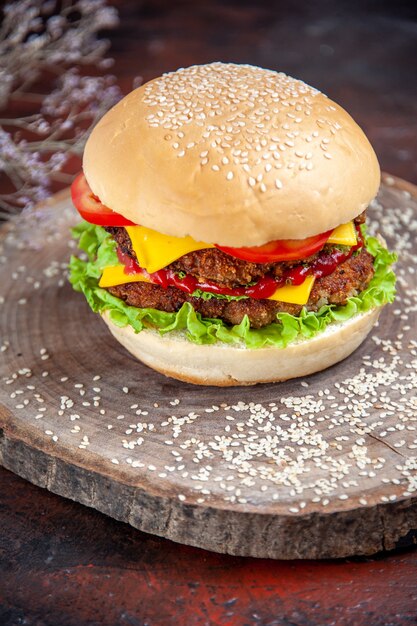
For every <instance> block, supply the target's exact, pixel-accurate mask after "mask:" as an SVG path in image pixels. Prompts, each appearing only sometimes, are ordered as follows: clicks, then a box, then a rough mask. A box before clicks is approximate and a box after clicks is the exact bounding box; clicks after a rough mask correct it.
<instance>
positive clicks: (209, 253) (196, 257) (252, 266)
mask: <svg viewBox="0 0 417 626" xmlns="http://www.w3.org/2000/svg"><path fill="white" fill-rule="evenodd" d="M364 221H365V212H363V213H361V215H359V216H358V217H357V218H356V219H355V222H356V223H358V224H361V223H363V222H364ZM106 230H107V232H108V233H110V234H111V235H112V237H113V238H114V240H115V241H116V242H117V244H118V245H119V246H120V248H121V250H122V252H123V253H124V254H127V255H128V256H130V257H132V258H133V259H135V260H136V261H137V257H136V254H135V252H134V250H133V248H132V242H131V241H130V237H129V235H128V233H127V231H126V229H125V228H121V227H115V226H109V227H107V228H106ZM330 247H332V246H330ZM324 250H326V246H325V247H324ZM318 255H319V253H317V254H313V255H311V256H309V257H307V258H306V259H303V261H302V262H303V263H306V262H307V263H311V262H312V261H313V260H314V259H316V258H317V256H318ZM299 264H300V261H291V262H288V263H284V262H280V263H251V262H250V261H243V260H241V259H236V258H235V257H232V256H230V255H229V254H226V253H225V252H222V251H221V250H218V249H217V248H206V249H203V250H196V251H194V252H189V253H188V254H185V255H184V256H182V257H181V258H179V259H177V260H176V261H174V262H173V263H171V264H170V265H168V268H169V269H172V270H173V271H175V272H185V273H186V274H191V275H192V276H194V277H195V278H197V280H198V282H200V283H204V282H206V281H207V280H208V281H213V282H216V283H218V284H219V285H220V286H222V287H232V288H233V287H238V286H242V285H247V284H248V283H251V282H254V281H258V280H260V279H261V278H262V277H263V276H265V274H272V275H273V276H275V278H281V277H282V275H283V274H284V273H285V272H286V271H287V270H288V269H289V268H291V267H294V266H295V265H299Z"/></svg>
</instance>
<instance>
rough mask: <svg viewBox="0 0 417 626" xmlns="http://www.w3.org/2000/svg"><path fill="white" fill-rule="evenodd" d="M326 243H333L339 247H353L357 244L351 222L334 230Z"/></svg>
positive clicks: (353, 226)
mask: <svg viewBox="0 0 417 626" xmlns="http://www.w3.org/2000/svg"><path fill="white" fill-rule="evenodd" d="M327 243H334V244H337V245H340V246H354V245H356V243H357V239H356V230H355V225H354V223H353V222H348V223H347V224H341V225H340V226H338V227H337V228H335V229H334V231H333V232H332V234H331V235H330V237H329V238H328V240H327Z"/></svg>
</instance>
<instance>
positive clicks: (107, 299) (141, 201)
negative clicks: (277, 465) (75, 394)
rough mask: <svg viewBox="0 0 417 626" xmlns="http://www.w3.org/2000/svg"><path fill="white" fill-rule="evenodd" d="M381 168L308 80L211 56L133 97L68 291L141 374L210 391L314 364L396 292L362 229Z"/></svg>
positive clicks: (85, 187)
mask: <svg viewBox="0 0 417 626" xmlns="http://www.w3.org/2000/svg"><path fill="white" fill-rule="evenodd" d="M379 184H380V169H379V165H378V161H377V158H376V156H375V153H374V151H373V149H372V147H371V145H370V143H369V141H368V140H367V138H366V136H365V134H364V133H363V132H362V130H361V129H360V128H359V126H358V125H357V124H356V123H355V122H354V120H353V119H352V118H351V117H350V116H349V114H348V113H346V111H344V110H343V109H342V108H341V107H340V106H339V105H338V104H336V103H335V102H332V101H331V100H330V99H329V98H327V97H326V96H325V95H324V94H323V93H321V92H320V91H318V90H317V89H314V88H312V87H310V86H308V85H306V84H305V83H303V82H302V81H300V80H296V79H294V78H291V77H289V76H287V75H285V74H283V73H277V72H275V71H271V70H266V69H262V68H259V67H253V66H250V65H236V64H229V63H228V64H223V63H212V64H208V65H201V66H193V67H188V68H183V69H180V70H178V71H176V72H171V73H168V74H165V75H163V76H161V77H159V78H157V79H155V80H152V81H150V82H148V83H146V84H145V85H143V86H141V87H140V88H139V89H136V90H135V91H133V92H131V93H130V94H129V95H128V96H126V97H125V98H124V99H123V100H121V101H120V102H119V103H118V104H117V105H116V106H115V107H113V108H112V109H111V110H110V111H109V112H108V113H107V114H106V115H105V116H104V117H103V118H102V119H101V120H100V121H99V123H98V124H97V125H96V127H95V128H94V130H93V132H92V133H91V135H90V137H89V139H88V141H87V144H86V147H85V151H84V157H83V173H81V174H80V175H79V176H77V178H76V179H75V181H74V183H73V185H72V198H73V202H74V204H75V206H76V208H77V209H78V211H79V213H80V214H81V217H82V218H83V222H82V223H81V224H80V225H79V226H77V227H76V228H75V229H74V231H73V234H74V236H75V237H77V238H78V239H79V246H80V248H81V250H83V251H84V253H86V255H81V256H79V257H72V259H71V262H70V281H71V283H72V285H73V287H74V288H75V289H76V290H77V291H81V292H83V293H84V295H85V297H86V299H87V301H88V303H89V305H90V307H91V308H92V310H93V311H95V312H97V313H99V314H100V315H101V316H102V318H103V320H104V321H105V323H106V324H107V325H108V327H109V329H110V331H111V332H112V334H113V335H114V337H115V338H116V339H117V340H118V341H119V342H120V343H121V344H122V345H123V346H124V347H125V348H127V350H128V351H129V352H131V353H132V354H133V355H134V356H136V357H137V358H139V359H140V360H141V361H143V362H144V363H145V364H147V365H149V366H150V367H152V368H154V369H155V370H157V371H159V372H162V373H163V374H166V375H168V376H172V377H174V378H177V379H180V380H184V381H188V382H192V383H198V384H206V385H220V386H226V385H248V384H254V383H258V382H273V381H282V380H285V379H288V378H293V377H297V376H305V375H308V374H311V373H313V372H317V371H319V370H322V369H324V368H327V367H329V366H331V365H332V364H334V363H336V362H338V361H340V360H342V359H344V358H345V357H347V356H348V355H349V354H351V353H352V352H353V351H354V350H355V349H356V348H357V347H358V346H359V344H360V343H361V342H362V341H363V340H364V339H365V337H366V336H367V334H368V333H369V331H370V329H371V328H372V326H373V325H374V323H375V322H376V320H377V319H378V315H379V313H380V311H381V308H382V307H383V306H384V305H385V304H386V303H388V302H392V300H393V298H394V283H395V276H394V274H393V272H392V270H391V269H390V265H391V264H392V263H393V261H394V260H395V255H394V254H392V253H390V252H388V250H387V249H386V248H385V246H384V244H383V242H382V241H381V240H379V239H377V238H374V237H369V236H368V235H367V234H366V209H367V207H368V205H369V203H370V201H371V200H372V199H373V198H374V197H375V195H376V193H377V191H378V187H379Z"/></svg>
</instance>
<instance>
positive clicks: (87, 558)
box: [0, 0, 417, 626]
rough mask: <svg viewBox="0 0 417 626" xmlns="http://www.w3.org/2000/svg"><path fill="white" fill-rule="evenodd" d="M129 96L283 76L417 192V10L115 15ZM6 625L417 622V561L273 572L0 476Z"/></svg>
mask: <svg viewBox="0 0 417 626" xmlns="http://www.w3.org/2000/svg"><path fill="white" fill-rule="evenodd" d="M115 4H117V6H118V7H119V9H120V13H121V18H122V24H121V26H120V28H119V29H118V30H117V31H116V32H115V33H114V34H113V36H112V41H113V48H112V54H113V56H115V58H116V64H115V67H114V72H115V73H116V74H117V76H118V77H119V78H120V83H121V85H122V87H123V89H124V90H125V91H126V92H127V91H128V90H129V89H130V88H131V86H132V80H133V77H134V76H136V75H141V76H142V77H143V78H144V80H148V79H150V78H153V77H155V76H157V75H158V74H160V73H162V72H163V71H167V70H171V69H175V68H177V67H179V66H182V65H190V64H193V63H203V62H208V61H212V60H226V61H238V62H249V63H254V64H259V65H262V66H265V67H270V68H275V69H281V70H284V71H286V72H288V73H290V74H293V75H294V76H297V77H300V78H303V79H304V80H306V81H307V82H309V83H311V84H313V85H315V86H317V87H319V88H321V89H323V90H324V91H325V92H326V93H328V95H329V96H331V97H332V98H333V99H335V100H336V101H338V102H340V103H341V104H342V105H343V106H345V107H346V108H347V109H348V110H349V111H350V112H351V113H352V114H353V116H354V117H355V119H356V120H357V121H358V122H359V123H360V124H361V125H362V126H363V128H364V129H365V131H366V132H367V134H368V136H369V137H370V139H371V141H372V143H373V145H374V147H375V149H376V152H377V154H378V157H379V159H380V162H381V165H382V167H383V168H384V169H385V170H387V171H390V172H392V173H393V174H397V175H398V176H401V177H403V178H405V179H408V180H411V181H413V182H415V183H416V182H417V142H416V136H417V65H416V59H417V24H416V18H417V8H416V5H415V3H414V2H405V1H400V2H395V3H392V2H378V1H377V0H374V1H369V0H368V1H365V0H364V1H363V2H356V1H355V2H347V1H340V2H337V3H336V2H334V3H332V2H330V1H325V0H318V1H315V2H311V3H307V2H303V1H302V0H298V1H290V0H282V1H280V2H278V1H276V2H274V1H272V0H258V2H255V1H254V0H252V1H245V0H235V1H234V2H232V1H228V2H220V0H204V1H198V0H194V2H192V1H191V0H176V1H170V0H157V1H149V0H148V1H143V2H134V1H133V0H132V1H125V2H121V1H119V2H115ZM0 624H1V626H12V625H13V626H15V625H17V624H22V625H23V624H25V625H26V624H30V625H32V624H33V625H36V626H66V625H68V626H87V625H88V626H90V625H96V624H97V625H104V626H107V625H108V626H110V625H112V626H113V625H119V624H120V625H122V626H139V625H140V626H145V624H147V625H149V626H155V625H158V626H159V625H164V624H178V625H182V624H222V625H235V624H236V625H242V626H243V625H245V626H246V625H252V624H265V625H271V626H272V625H278V626H281V625H282V626H312V625H314V626H321V625H324V624H335V625H336V626H354V625H355V626H356V625H358V626H359V625H362V624H363V625H364V626H365V625H366V626H382V625H384V626H390V625H392V626H398V625H403V624H404V625H409V624H417V552H416V550H413V549H411V550H407V551H401V550H398V551H397V552H395V553H391V554H381V555H378V556H377V557H374V558H371V559H364V558H360V559H350V560H343V561H326V562H274V561H267V560H258V561H257V560H254V559H244V558H234V557H227V556H221V555H216V554H210V553H207V552H203V551H201V550H197V549H193V548H188V547H184V546H180V545H177V544H174V543H171V542H169V541H166V540H163V539H159V538H156V537H151V536H148V535H145V534H143V533H140V532H139V531H136V530H134V529H133V528H130V527H129V526H126V525H124V524H121V523H118V522H115V521H113V520H111V519H109V518H106V517H104V516H103V515H100V514H99V513H97V512H95V511H93V510H89V509H87V508H85V507H83V506H81V505H78V504H75V503H72V502H69V501H66V500H63V499H62V498H59V497H57V496H53V495H51V494H49V493H47V492H46V491H44V490H41V489H38V488H36V487H34V486H32V485H30V484H28V483H26V482H24V481H23V480H21V479H20V478H17V477H15V476H13V475H12V474H11V473H10V472H7V471H6V470H3V469H0Z"/></svg>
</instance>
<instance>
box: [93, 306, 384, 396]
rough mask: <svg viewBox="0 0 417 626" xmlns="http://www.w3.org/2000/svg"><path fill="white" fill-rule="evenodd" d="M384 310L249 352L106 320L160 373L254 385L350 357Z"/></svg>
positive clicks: (184, 378)
mask: <svg viewBox="0 0 417 626" xmlns="http://www.w3.org/2000/svg"><path fill="white" fill-rule="evenodd" d="M380 310H381V309H380V308H377V309H371V310H370V311H368V312H366V313H362V314H360V315H356V316H355V317H352V318H351V319H350V320H348V321H347V322H343V323H337V324H330V325H329V326H328V327H327V328H326V330H325V331H324V332H322V333H320V334H319V335H317V336H316V337H313V338H312V339H304V340H300V341H298V342H296V343H292V344H290V345H289V346H287V347H286V348H274V347H268V348H260V349H258V350H247V349H246V348H244V347H235V346H230V345H227V344H221V343H217V344H213V345H197V344H194V343H191V342H190V341H188V340H187V339H186V338H185V336H184V335H183V334H181V333H180V332H175V331H174V332H171V333H169V334H167V335H160V334H159V333H158V332H157V331H153V330H143V331H141V332H140V333H135V331H134V330H133V328H132V327H131V326H125V327H124V328H120V327H119V326H116V325H115V324H113V322H112V321H111V319H110V316H109V315H108V313H106V312H105V313H103V314H102V317H103V319H104V321H105V322H106V324H107V325H108V327H109V328H110V331H111V333H112V334H113V335H114V337H115V338H116V339H117V341H119V342H120V343H121V344H122V345H123V346H124V347H125V348H126V349H127V350H128V351H129V352H130V353H131V354H133V355H134V356H135V357H136V358H138V359H139V360H141V361H142V362H143V363H145V364H146V365H148V366H149V367H152V368H153V369H155V370H157V371H158V372H160V373H162V374H165V375H166V376H171V377H172V378H177V379H178V380H182V381H185V382H188V383H195V384H199V385H217V386H220V387H229V386H234V385H254V384H256V383H272V382H280V381H283V380H288V379H289V378H297V377H299V376H307V375H308V374H313V373H314V372H318V371H321V370H323V369H325V368H327V367H330V366H331V365H334V363H338V362H339V361H341V360H342V359H344V358H346V357H347V356H349V354H351V353H352V352H353V351H354V350H356V348H357V347H358V346H359V345H360V344H361V343H362V341H363V340H364V339H365V337H366V336H367V334H368V333H369V331H370V330H371V328H372V326H373V325H374V324H375V322H376V321H377V319H378V316H379V313H380Z"/></svg>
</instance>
